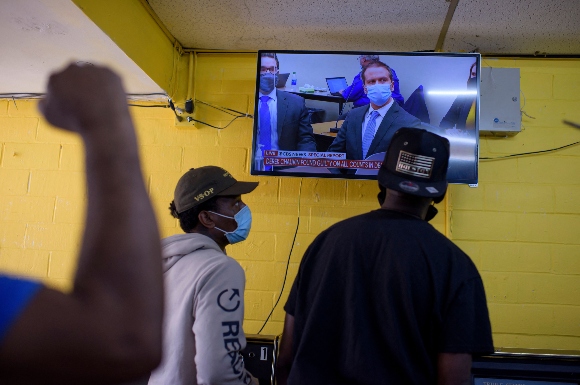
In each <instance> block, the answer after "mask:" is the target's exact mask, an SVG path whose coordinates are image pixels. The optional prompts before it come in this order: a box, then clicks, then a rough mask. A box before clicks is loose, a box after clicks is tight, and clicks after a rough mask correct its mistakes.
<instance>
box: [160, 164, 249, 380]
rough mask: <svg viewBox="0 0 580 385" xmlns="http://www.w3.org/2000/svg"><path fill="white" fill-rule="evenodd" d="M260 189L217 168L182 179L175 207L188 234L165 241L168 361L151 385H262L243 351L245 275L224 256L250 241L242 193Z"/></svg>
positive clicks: (165, 357) (165, 355)
mask: <svg viewBox="0 0 580 385" xmlns="http://www.w3.org/2000/svg"><path fill="white" fill-rule="evenodd" d="M257 185H258V182H239V181H237V180H236V179H234V177H233V176H232V175H231V174H230V173H229V172H227V171H226V170H224V169H223V168H221V167H217V166H204V167H198V168H192V169H190V170H189V171H187V172H186V173H185V174H184V175H183V176H182V177H181V179H179V181H178V182H177V186H176V187H175V194H174V199H173V201H172V202H171V203H170V206H169V210H170V212H171V215H172V216H174V217H175V218H177V219H179V224H180V226H181V228H182V230H183V231H184V232H185V234H177V235H173V236H170V237H168V238H165V239H163V240H162V241H161V245H162V254H163V278H164V281H165V291H166V295H165V319H164V322H163V359H162V361H161V365H160V366H159V367H158V368H157V369H156V370H155V371H153V373H152V374H151V377H150V378H149V384H150V385H167V384H171V385H185V384H187V385H191V384H232V385H234V384H235V385H242V384H245V385H247V384H255V385H257V382H254V381H255V380H254V379H253V377H252V376H251V374H250V373H249V372H248V371H247V370H246V369H245V367H244V360H243V358H242V356H241V354H240V351H241V350H242V349H244V347H245V346H246V337H245V335H244V330H243V329H242V323H243V321H244V288H245V283H246V278H245V274H244V270H243V269H242V267H241V266H240V264H239V263H238V262H237V261H236V260H235V259H233V258H231V257H229V256H227V255H226V246H227V245H230V244H234V243H238V242H242V241H244V240H245V239H246V238H247V237H248V234H249V232H250V227H251V225H252V214H251V212H250V208H249V207H248V206H246V204H245V203H244V202H243V201H242V197H241V195H242V194H247V193H250V192H251V191H253V190H254V189H255V188H256V186H257Z"/></svg>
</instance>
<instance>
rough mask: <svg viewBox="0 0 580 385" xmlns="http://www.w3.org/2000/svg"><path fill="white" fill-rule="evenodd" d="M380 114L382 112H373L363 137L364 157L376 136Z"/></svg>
mask: <svg viewBox="0 0 580 385" xmlns="http://www.w3.org/2000/svg"><path fill="white" fill-rule="evenodd" d="M379 115H380V114H379V113H378V112H377V111H373V112H371V117H370V118H369V121H368V123H367V127H366V129H365V133H364V135H363V138H362V153H363V156H362V157H363V159H365V158H366V157H367V152H369V147H370V146H371V143H372V142H373V139H374V137H375V127H376V126H377V117H378V116H379Z"/></svg>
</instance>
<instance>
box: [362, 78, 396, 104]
mask: <svg viewBox="0 0 580 385" xmlns="http://www.w3.org/2000/svg"><path fill="white" fill-rule="evenodd" d="M367 96H368V98H369V100H370V101H371V102H372V103H373V104H374V105H377V106H382V105H383V104H385V103H386V102H387V100H389V98H390V97H391V84H390V83H384V84H374V85H372V86H367Z"/></svg>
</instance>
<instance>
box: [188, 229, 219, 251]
mask: <svg viewBox="0 0 580 385" xmlns="http://www.w3.org/2000/svg"><path fill="white" fill-rule="evenodd" d="M216 232H219V230H215V229H213V230H211V229H208V228H207V227H205V226H203V225H199V226H197V227H196V228H195V229H193V230H191V231H189V233H197V234H201V235H205V236H206V237H208V238H211V239H212V240H213V241H214V242H215V243H216V244H217V245H218V246H219V248H220V249H221V250H222V251H223V252H224V254H226V246H227V245H229V243H228V242H227V238H226V237H225V235H224V234H223V233H221V232H220V233H218V234H216Z"/></svg>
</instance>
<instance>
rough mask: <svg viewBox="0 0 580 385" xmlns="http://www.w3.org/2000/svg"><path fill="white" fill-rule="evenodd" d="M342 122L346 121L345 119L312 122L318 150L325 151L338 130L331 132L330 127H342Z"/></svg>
mask: <svg viewBox="0 0 580 385" xmlns="http://www.w3.org/2000/svg"><path fill="white" fill-rule="evenodd" d="M342 122H344V120H339V121H338V122H336V121H332V122H322V123H314V124H312V131H313V132H314V139H315V140H316V149H317V150H318V151H322V152H324V151H326V149H327V148H328V146H330V145H331V144H332V141H333V140H334V138H335V137H336V132H330V129H331V128H335V127H337V128H340V126H342Z"/></svg>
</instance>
